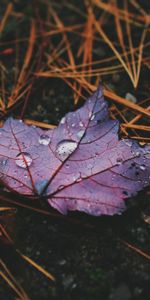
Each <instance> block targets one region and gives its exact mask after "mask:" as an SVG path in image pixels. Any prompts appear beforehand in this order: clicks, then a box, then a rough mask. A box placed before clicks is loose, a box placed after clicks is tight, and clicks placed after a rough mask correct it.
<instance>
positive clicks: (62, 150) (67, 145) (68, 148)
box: [56, 140, 78, 160]
mask: <svg viewBox="0 0 150 300" xmlns="http://www.w3.org/2000/svg"><path fill="white" fill-rule="evenodd" d="M77 145H78V144H77V142H75V141H71V140H64V141H61V142H60V143H58V145H57V148H56V155H57V157H58V158H59V159H60V160H65V159H66V158H67V157H68V156H69V155H70V154H71V153H72V152H73V151H74V150H75V149H76V148H77Z"/></svg>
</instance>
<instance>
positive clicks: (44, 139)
mask: <svg viewBox="0 0 150 300" xmlns="http://www.w3.org/2000/svg"><path fill="white" fill-rule="evenodd" d="M50 140H51V139H50V137H49V136H48V135H46V134H42V135H41V136H40V137H39V144H40V145H44V146H47V145H48V144H49V143H50Z"/></svg>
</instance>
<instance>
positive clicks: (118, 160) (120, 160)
mask: <svg viewBox="0 0 150 300" xmlns="http://www.w3.org/2000/svg"><path fill="white" fill-rule="evenodd" d="M116 161H117V164H118V165H121V164H122V158H120V157H118V158H117V159H116Z"/></svg>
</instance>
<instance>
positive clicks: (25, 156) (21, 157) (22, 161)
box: [15, 152, 32, 169]
mask: <svg viewBox="0 0 150 300" xmlns="http://www.w3.org/2000/svg"><path fill="white" fill-rule="evenodd" d="M15 162H16V165H17V166H18V167H21V168H24V169H26V168H27V167H29V166H30V165H31V163H32V158H31V156H30V154H29V153H27V152H20V153H19V154H18V155H17V156H16V159H15Z"/></svg>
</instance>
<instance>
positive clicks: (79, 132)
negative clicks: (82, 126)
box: [77, 130, 84, 138]
mask: <svg viewBox="0 0 150 300" xmlns="http://www.w3.org/2000/svg"><path fill="white" fill-rule="evenodd" d="M83 134H84V130H80V131H78V132H77V137H78V138H81V137H82V136H83Z"/></svg>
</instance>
